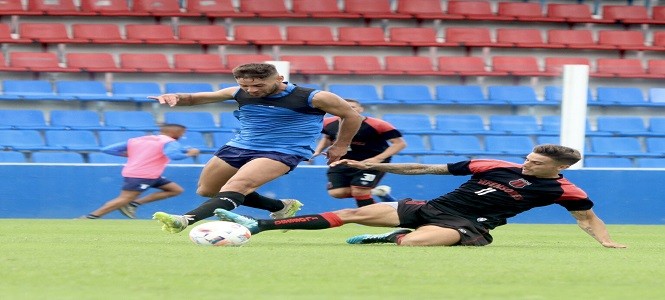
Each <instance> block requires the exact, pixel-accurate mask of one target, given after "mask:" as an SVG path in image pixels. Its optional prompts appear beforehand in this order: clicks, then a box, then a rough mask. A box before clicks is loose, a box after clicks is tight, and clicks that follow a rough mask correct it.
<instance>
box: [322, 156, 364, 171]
mask: <svg viewBox="0 0 665 300" xmlns="http://www.w3.org/2000/svg"><path fill="white" fill-rule="evenodd" d="M338 165H345V166H349V167H352V168H356V169H361V170H366V169H369V166H368V165H367V164H365V163H363V162H359V161H357V160H352V159H342V160H338V161H336V162H333V163H331V164H330V166H331V167H334V166H338Z"/></svg>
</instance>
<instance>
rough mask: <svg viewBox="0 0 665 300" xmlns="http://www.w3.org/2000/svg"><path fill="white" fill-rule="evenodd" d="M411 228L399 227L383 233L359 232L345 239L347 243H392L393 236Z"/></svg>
mask: <svg viewBox="0 0 665 300" xmlns="http://www.w3.org/2000/svg"><path fill="white" fill-rule="evenodd" d="M410 232H411V230H408V229H400V230H395V231H392V232H388V233H384V234H361V235H356V236H354V237H350V238H349V239H348V240H346V242H347V243H349V244H381V243H394V242H395V240H394V238H395V236H397V235H400V234H407V233H410Z"/></svg>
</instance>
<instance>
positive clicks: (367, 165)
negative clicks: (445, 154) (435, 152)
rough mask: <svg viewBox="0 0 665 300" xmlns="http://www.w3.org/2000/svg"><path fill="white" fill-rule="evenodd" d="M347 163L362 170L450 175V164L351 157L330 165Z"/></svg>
mask: <svg viewBox="0 0 665 300" xmlns="http://www.w3.org/2000/svg"><path fill="white" fill-rule="evenodd" d="M336 165H347V166H349V167H352V168H356V169H361V170H377V171H382V172H388V173H393V174H402V175H423V174H436V175H448V174H450V172H448V165H445V164H442V165H424V164H391V163H372V162H360V161H356V160H351V159H343V160H340V161H338V162H335V163H333V164H331V165H330V166H331V167H332V166H336Z"/></svg>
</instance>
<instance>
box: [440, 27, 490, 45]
mask: <svg viewBox="0 0 665 300" xmlns="http://www.w3.org/2000/svg"><path fill="white" fill-rule="evenodd" d="M445 32H446V43H447V44H454V45H459V46H467V47H490V46H492V45H493V43H492V38H491V36H490V30H489V28H487V27H478V28H461V27H447V28H446V29H445Z"/></svg>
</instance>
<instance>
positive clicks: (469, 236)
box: [397, 198, 493, 246]
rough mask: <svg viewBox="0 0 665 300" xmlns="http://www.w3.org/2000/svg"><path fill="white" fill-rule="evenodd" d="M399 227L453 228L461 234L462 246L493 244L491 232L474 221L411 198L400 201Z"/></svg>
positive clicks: (398, 210) (398, 206)
mask: <svg viewBox="0 0 665 300" xmlns="http://www.w3.org/2000/svg"><path fill="white" fill-rule="evenodd" d="M397 215H398V216H399V222H400V225H399V227H404V228H413V229H416V228H418V227H421V226H423V225H435V226H439V227H445V228H452V229H455V230H457V231H458V232H459V233H460V237H461V239H460V242H459V243H458V244H457V245H460V246H485V245H489V244H490V243H492V240H493V238H492V236H491V235H490V233H489V230H487V229H485V228H484V227H482V226H480V225H477V224H474V223H473V222H472V221H470V220H468V219H465V218H462V217H458V216H455V215H451V214H449V213H446V212H443V211H441V210H439V209H437V208H435V207H433V206H432V205H430V204H429V203H427V201H416V200H412V199H410V198H406V199H403V200H400V201H399V202H398V204H397Z"/></svg>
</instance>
